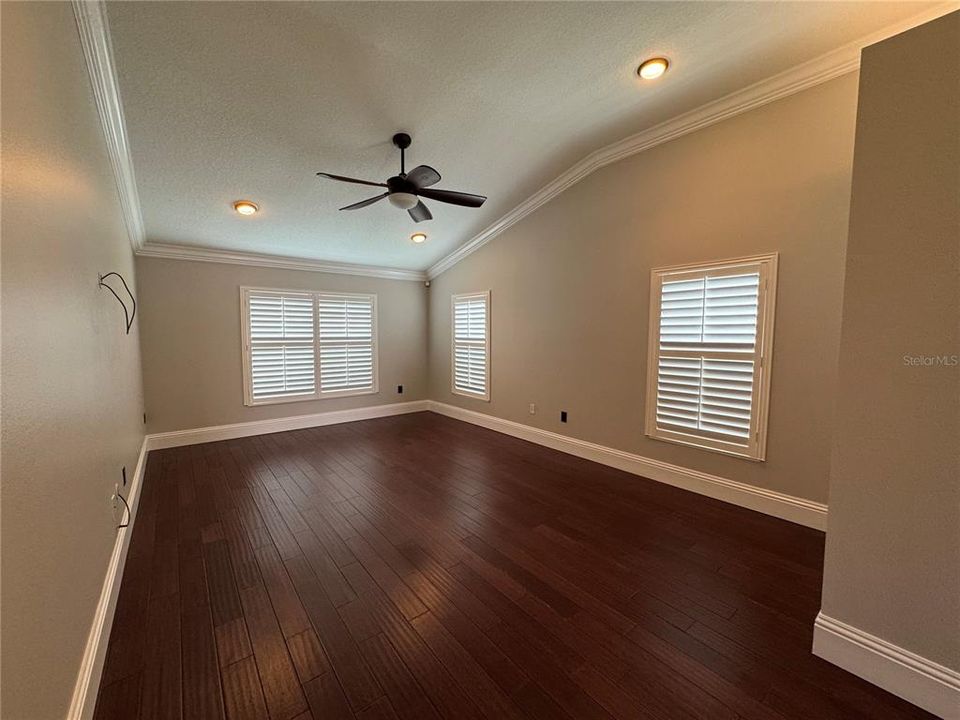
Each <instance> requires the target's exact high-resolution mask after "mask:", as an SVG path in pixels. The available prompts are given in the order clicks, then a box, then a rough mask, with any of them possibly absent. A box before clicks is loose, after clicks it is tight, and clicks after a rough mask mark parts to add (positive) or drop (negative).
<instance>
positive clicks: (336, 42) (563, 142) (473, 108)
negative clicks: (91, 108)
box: [108, 2, 929, 270]
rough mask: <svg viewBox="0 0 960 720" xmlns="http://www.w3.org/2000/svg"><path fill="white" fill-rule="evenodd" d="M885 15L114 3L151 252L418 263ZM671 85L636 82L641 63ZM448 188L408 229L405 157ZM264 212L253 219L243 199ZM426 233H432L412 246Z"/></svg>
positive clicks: (800, 6)
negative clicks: (368, 203) (650, 131)
mask: <svg viewBox="0 0 960 720" xmlns="http://www.w3.org/2000/svg"><path fill="white" fill-rule="evenodd" d="M927 7H929V4H925V3H915V2H914V3H909V2H907V3H881V2H849V3H848V2H768V3H721V2H704V3H700V2H680V3H667V2H637V3H631V2H613V3H607V2H564V3H525V2H514V3H482V2H448V3H428V2H413V3H404V2H396V3H379V2H356V3H325V2H316V3H290V2H277V3H275V2H258V3H242V2H112V3H110V4H109V11H108V14H109V21H110V29H111V35H112V39H113V47H114V53H115V59H116V65H117V73H118V76H119V80H120V91H121V95H122V99H123V106H124V112H125V115H126V122H127V129H128V133H129V138H130V144H131V148H132V155H133V163H134V169H135V172H136V176H137V186H138V191H139V195H140V200H141V203H142V210H143V217H144V222H145V225H146V234H147V241H148V242H154V243H171V244H180V245H191V246H201V247H208V248H218V249H224V250H233V251H247V252H258V253H268V254H276V255H287V256H294V257H303V258H310V259H318V260H329V261H337V262H349V263H361V264H367V265H378V266H387V267H396V268H409V269H418V270H419V269H424V268H426V267H428V266H429V265H431V264H432V263H434V262H435V261H437V260H438V259H440V258H441V257H443V256H444V255H446V254H447V253H449V252H450V251H452V250H453V249H455V248H456V247H457V246H459V245H461V244H462V243H464V242H465V241H467V240H468V239H470V238H471V237H472V236H473V235H475V234H476V233H478V232H479V231H481V230H482V229H484V228H485V227H486V226H488V225H489V224H490V223H492V222H494V221H495V220H497V219H498V218H499V217H501V216H502V215H503V214H504V213H506V212H507V211H509V210H511V209H512V208H513V207H515V206H516V205H517V204H518V203H520V202H521V201H522V200H524V199H525V198H526V197H527V196H529V195H530V194H531V193H533V192H535V191H536V190H537V189H539V188H540V187H541V186H542V185H544V184H545V183H546V182H548V181H550V180H552V179H553V178H554V177H556V176H557V175H559V174H560V173H561V172H563V171H564V170H566V169H567V168H568V167H570V166H571V165H573V164H574V163H576V162H577V161H579V160H580V159H582V158H583V157H584V156H585V155H587V154H588V153H590V152H592V151H593V150H596V149H597V148H599V147H602V146H604V145H607V144H609V143H611V142H614V141H616V140H620V139H621V138H624V137H626V136H628V135H631V134H633V133H636V132H639V131H641V130H644V129H645V128H648V127H650V126H652V125H655V124H657V123H658V122H662V121H663V120H666V119H669V118H671V117H673V116H675V115H678V114H680V113H682V112H685V111H688V110H691V109H693V108H695V107H697V106H699V105H702V104H703V103H706V102H709V101H710V100H713V99H716V98H719V97H721V96H723V95H726V94H728V93H730V92H732V91H735V90H738V89H740V88H743V87H745V86H747V85H750V84H751V83H754V82H756V81H758V80H761V79H763V78H766V77H769V76H771V75H774V74H776V73H778V72H781V71H783V70H786V69H788V68H790V67H792V66H794V65H797V64H799V63H801V62H804V61H806V60H810V59H812V58H815V57H817V56H819V55H822V54H824V53H826V52H828V51H830V50H833V49H835V48H837V47H839V46H841V45H843V44H845V43H847V42H850V41H852V40H856V39H858V38H860V37H862V36H865V35H868V34H870V33H872V32H874V31H877V30H879V29H881V28H883V27H885V26H887V25H890V24H892V23H895V22H898V21H900V20H902V19H904V18H907V17H909V16H911V15H915V14H917V13H919V12H921V11H923V10H924V9H925V8H927ZM661 54H662V55H666V56H668V57H669V58H670V59H671V61H672V63H673V64H672V67H671V69H670V71H669V72H668V73H667V74H666V75H665V76H664V77H663V78H662V79H661V80H659V81H658V82H656V83H642V82H641V81H639V80H637V79H636V78H635V75H634V70H635V68H636V66H637V63H638V61H639V60H641V59H643V58H645V57H649V56H652V55H661ZM400 130H403V131H406V132H409V133H410V134H411V135H413V146H412V148H411V149H410V150H409V151H408V165H407V167H408V168H410V167H412V166H413V165H416V164H419V163H426V164H429V165H432V166H433V167H435V168H437V169H438V170H439V171H440V173H441V174H442V175H443V180H442V181H441V182H440V183H439V184H438V186H437V187H441V188H446V189H452V190H463V191H466V192H473V193H478V194H483V195H488V196H489V200H488V201H487V203H486V204H485V205H484V206H483V207H482V208H481V209H478V210H474V209H467V208H459V207H454V206H451V205H445V204H442V203H438V202H432V201H431V202H428V204H429V206H430V208H431V210H432V211H433V214H434V219H433V220H431V221H428V222H424V223H420V224H417V225H415V224H414V223H413V221H412V220H411V219H410V218H409V216H408V215H407V214H406V213H405V212H403V211H401V210H398V209H396V208H394V207H392V206H391V205H389V203H387V202H386V201H382V202H380V203H378V204H377V205H374V206H372V207H369V208H366V209H363V210H358V211H355V212H337V208H338V207H341V206H343V205H347V204H349V203H351V202H356V201H358V200H362V199H364V198H366V197H370V196H372V195H374V194H376V190H377V189H376V188H364V187H362V186H359V185H344V184H339V183H334V182H330V181H321V180H318V179H317V178H316V177H315V176H314V174H315V173H316V172H317V171H320V170H323V171H326V172H332V173H336V174H344V175H351V176H354V177H360V178H366V179H371V180H378V181H383V180H385V179H386V178H387V177H388V176H390V175H393V174H395V173H396V172H397V170H398V167H399V154H398V153H397V152H396V150H395V149H394V148H393V147H392V145H391V144H390V137H391V135H392V134H393V133H395V132H397V131H400ZM241 198H245V199H252V200H255V201H256V202H258V203H260V205H261V208H262V212H261V213H259V214H258V215H257V216H255V217H252V218H242V217H239V216H237V215H236V214H234V213H233V211H232V210H231V202H232V201H233V200H236V199H241ZM414 230H424V231H426V232H427V233H428V234H429V241H428V242H427V243H425V244H423V245H414V244H412V243H411V242H410V241H409V239H408V238H409V236H410V234H411V233H412V232H414Z"/></svg>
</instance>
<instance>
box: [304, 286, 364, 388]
mask: <svg viewBox="0 0 960 720" xmlns="http://www.w3.org/2000/svg"><path fill="white" fill-rule="evenodd" d="M317 307H318V309H319V317H320V320H319V328H320V393H321V394H331V393H347V392H360V391H365V392H373V391H374V390H375V388H376V353H375V344H376V338H375V334H376V325H375V323H376V319H375V312H376V307H375V299H374V297H373V296H372V295H333V294H324V295H320V296H319V297H318V298H317Z"/></svg>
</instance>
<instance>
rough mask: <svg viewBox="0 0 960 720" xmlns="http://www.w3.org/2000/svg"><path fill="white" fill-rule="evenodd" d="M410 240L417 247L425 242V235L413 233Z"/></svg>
mask: <svg viewBox="0 0 960 720" xmlns="http://www.w3.org/2000/svg"><path fill="white" fill-rule="evenodd" d="M410 239H411V240H412V241H413V242H415V243H417V245H419V244H420V243H424V242H426V241H427V234H426V233H422V232H418V233H414V234H413V235H411V236H410Z"/></svg>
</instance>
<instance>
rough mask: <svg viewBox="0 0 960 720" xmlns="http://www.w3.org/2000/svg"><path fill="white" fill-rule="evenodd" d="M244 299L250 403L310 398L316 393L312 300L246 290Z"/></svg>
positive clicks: (292, 294)
mask: <svg viewBox="0 0 960 720" xmlns="http://www.w3.org/2000/svg"><path fill="white" fill-rule="evenodd" d="M246 300H247V308H248V322H249V325H248V328H249V330H248V352H249V356H248V357H249V374H250V382H249V389H248V391H249V393H250V397H251V398H252V400H254V401H257V400H264V399H268V398H283V397H296V396H299V395H312V394H313V393H314V392H315V391H316V382H315V371H314V343H313V340H314V310H313V297H312V296H311V295H309V294H294V293H287V294H280V293H274V292H265V291H249V292H248V294H247V297H246Z"/></svg>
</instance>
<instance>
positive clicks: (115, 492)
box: [110, 485, 120, 511]
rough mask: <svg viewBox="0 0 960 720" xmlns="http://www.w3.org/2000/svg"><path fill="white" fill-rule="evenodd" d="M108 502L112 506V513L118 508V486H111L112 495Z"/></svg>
mask: <svg viewBox="0 0 960 720" xmlns="http://www.w3.org/2000/svg"><path fill="white" fill-rule="evenodd" d="M110 502H111V504H112V505H113V509H114V511H116V510H118V509H119V508H120V486H119V485H114V486H113V495H111V496H110Z"/></svg>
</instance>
